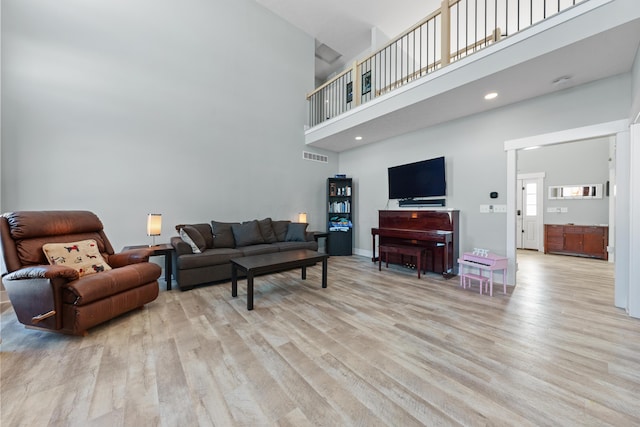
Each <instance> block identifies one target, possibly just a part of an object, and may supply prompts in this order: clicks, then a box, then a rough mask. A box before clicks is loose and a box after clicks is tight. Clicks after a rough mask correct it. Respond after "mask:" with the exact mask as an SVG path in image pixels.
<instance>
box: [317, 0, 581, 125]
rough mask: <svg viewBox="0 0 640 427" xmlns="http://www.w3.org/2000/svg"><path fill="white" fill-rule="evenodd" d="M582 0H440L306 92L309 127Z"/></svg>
mask: <svg viewBox="0 0 640 427" xmlns="http://www.w3.org/2000/svg"><path fill="white" fill-rule="evenodd" d="M584 1H588V0H443V2H442V5H441V7H440V9H438V10H436V11H435V12H433V13H431V14H430V15H429V16H427V17H426V18H424V19H423V20H421V21H420V22H418V23H417V24H416V25H414V26H413V27H411V28H410V29H408V30H407V31H405V32H404V33H403V34H401V35H399V36H398V37H396V38H394V39H393V40H391V41H390V42H388V43H387V44H386V45H385V46H384V47H382V48H381V49H379V50H378V51H376V52H375V53H373V54H371V55H370V56H368V57H366V58H364V59H362V60H360V61H356V62H355V63H354V64H353V66H352V67H351V68H349V69H347V70H345V71H343V72H342V73H340V74H338V75H337V76H335V77H333V78H332V79H331V80H329V81H327V82H326V83H324V84H323V85H322V86H320V87H318V88H317V89H316V90H314V91H313V92H311V93H310V94H308V95H307V100H308V102H309V126H310V127H313V126H316V125H318V124H320V123H322V122H324V121H326V120H329V119H331V118H333V117H336V116H339V115H340V114H343V113H344V112H346V111H349V110H351V109H352V108H354V107H356V106H358V105H360V104H363V103H365V102H368V101H371V100H372V99H375V98H377V97H379V96H382V95H384V94H386V93H388V92H390V91H392V90H394V89H397V88H399V87H401V86H403V85H405V84H407V83H409V82H411V81H413V80H415V79H418V78H420V77H422V76H425V75H427V74H428V73H430V72H433V71H434V70H437V69H439V68H441V67H444V66H446V65H448V64H450V63H451V62H454V61H457V60H459V59H461V58H464V57H465V56H468V55H470V54H472V53H474V52H476V51H478V50H480V49H482V48H484V47H486V46H488V45H489V44H491V43H495V42H498V41H500V40H501V39H502V38H504V37H507V36H510V35H513V34H515V33H517V32H519V31H521V30H523V29H525V28H527V27H530V26H531V25H533V24H536V23H537V22H540V21H542V20H544V19H547V18H548V17H550V16H552V15H555V14H557V13H559V12H562V11H563V10H566V9H568V8H570V7H572V6H574V5H576V4H577V3H581V2H584ZM442 52H445V55H443V54H442Z"/></svg>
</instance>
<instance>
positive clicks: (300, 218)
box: [298, 212, 307, 224]
mask: <svg viewBox="0 0 640 427" xmlns="http://www.w3.org/2000/svg"><path fill="white" fill-rule="evenodd" d="M298 222H300V223H304V224H306V222H307V213H306V212H300V213H299V214H298Z"/></svg>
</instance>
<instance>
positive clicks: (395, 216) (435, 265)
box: [371, 210, 460, 276]
mask: <svg viewBox="0 0 640 427" xmlns="http://www.w3.org/2000/svg"><path fill="white" fill-rule="evenodd" d="M459 218H460V211H457V210H439V211H433V210H381V211H378V227H377V228H372V229H371V236H372V239H373V262H376V261H378V257H377V256H376V248H377V246H378V244H377V243H376V237H377V238H378V240H379V243H380V244H400V245H407V246H408V245H414V246H421V247H424V248H425V249H426V251H425V253H426V255H425V256H426V258H427V259H425V260H423V262H422V265H425V266H427V268H426V269H427V271H433V272H436V273H442V274H444V275H445V276H450V275H457V274H458V264H457V263H456V261H457V259H458V239H459ZM389 262H395V263H399V262H400V257H399V256H398V257H397V258H395V259H394V258H393V257H391V258H390V259H389Z"/></svg>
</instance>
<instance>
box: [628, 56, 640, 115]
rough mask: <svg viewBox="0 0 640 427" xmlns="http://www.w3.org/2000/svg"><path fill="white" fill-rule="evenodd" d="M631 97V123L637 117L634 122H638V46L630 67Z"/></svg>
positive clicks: (639, 99)
mask: <svg viewBox="0 0 640 427" xmlns="http://www.w3.org/2000/svg"><path fill="white" fill-rule="evenodd" d="M631 97H632V98H631V101H632V103H631V114H630V115H629V120H631V123H633V122H634V120H636V119H637V120H636V122H635V123H640V48H639V50H638V52H637V53H636V58H635V61H634V62H633V68H632V69H631Z"/></svg>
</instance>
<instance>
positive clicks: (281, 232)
mask: <svg viewBox="0 0 640 427" xmlns="http://www.w3.org/2000/svg"><path fill="white" fill-rule="evenodd" d="M290 223H291V221H286V220H284V221H271V227H273V232H274V233H275V235H276V239H278V242H284V239H285V237H287V228H288V227H289V224H290Z"/></svg>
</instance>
